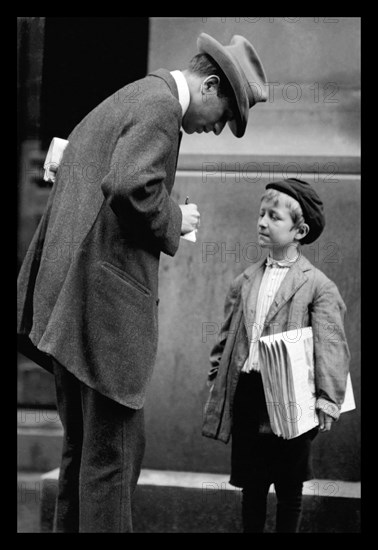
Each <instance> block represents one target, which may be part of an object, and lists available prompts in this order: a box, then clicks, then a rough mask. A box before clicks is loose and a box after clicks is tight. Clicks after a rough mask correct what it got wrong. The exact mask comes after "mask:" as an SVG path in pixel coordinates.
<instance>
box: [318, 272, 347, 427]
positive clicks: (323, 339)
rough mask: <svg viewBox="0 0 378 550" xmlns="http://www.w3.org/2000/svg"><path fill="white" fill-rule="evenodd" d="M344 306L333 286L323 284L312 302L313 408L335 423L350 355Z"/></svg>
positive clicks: (327, 283)
mask: <svg viewBox="0 0 378 550" xmlns="http://www.w3.org/2000/svg"><path fill="white" fill-rule="evenodd" d="M345 313H346V306H345V304H344V302H343V300H342V298H341V296H340V293H339V291H338V289H337V287H336V285H335V284H334V283H333V282H332V281H327V282H326V283H325V284H324V285H323V286H322V287H321V289H320V291H319V293H318V294H317V296H316V297H315V299H314V302H313V308H312V329H313V335H314V349H315V382H316V388H317V400H316V408H317V409H322V410H323V411H324V412H325V413H326V414H328V415H329V416H332V417H333V418H334V419H335V420H337V419H338V418H339V416H340V407H341V405H342V403H343V401H344V396H345V389H346V382H347V376H348V372H349V361H350V352H349V348H348V344H347V341H346V336H345V330H344V317H345Z"/></svg>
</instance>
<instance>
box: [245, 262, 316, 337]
mask: <svg viewBox="0 0 378 550" xmlns="http://www.w3.org/2000/svg"><path fill="white" fill-rule="evenodd" d="M265 261H266V259H265V258H264V259H263V260H262V261H261V262H259V264H257V265H256V266H253V267H251V268H248V269H247V270H246V271H245V272H244V281H243V284H242V300H243V311H244V319H245V324H246V329H247V333H248V334H249V333H250V330H248V327H251V326H252V324H253V322H254V321H255V318H256V306H257V298H258V293H259V290H260V284H261V281H262V278H263V275H264V268H265ZM308 269H310V264H309V262H308V260H306V258H304V257H303V256H301V257H300V258H299V259H298V261H297V262H296V263H295V264H294V265H293V267H291V268H290V269H289V272H288V273H287V275H286V277H285V278H284V280H283V281H282V284H281V285H280V287H279V289H278V291H277V294H276V296H275V298H274V300H273V302H272V305H271V306H270V308H269V310H268V313H267V316H266V319H265V323H266V324H268V323H270V321H271V320H272V319H273V317H274V316H275V315H276V314H277V313H278V311H279V310H280V309H281V308H282V307H283V306H284V305H285V304H286V302H288V301H289V300H290V298H291V297H292V296H293V295H294V294H295V293H296V292H297V290H298V289H299V288H300V287H301V286H302V285H303V284H304V283H305V282H306V281H307V276H306V275H305V273H304V272H305V271H307V270H308ZM253 278H254V279H255V280H254V282H253V285H252V290H251V294H248V290H249V288H250V285H251V281H252V279H253Z"/></svg>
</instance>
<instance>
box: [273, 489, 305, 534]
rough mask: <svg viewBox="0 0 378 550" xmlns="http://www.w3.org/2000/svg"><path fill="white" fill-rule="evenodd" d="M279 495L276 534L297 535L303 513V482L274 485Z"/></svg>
mask: <svg viewBox="0 0 378 550" xmlns="http://www.w3.org/2000/svg"><path fill="white" fill-rule="evenodd" d="M274 487H275V490H276V495H277V513H276V532H277V533H297V532H298V529H299V522H300V516H301V511H302V489H303V482H302V481H290V480H285V481H279V482H276V483H275V484H274Z"/></svg>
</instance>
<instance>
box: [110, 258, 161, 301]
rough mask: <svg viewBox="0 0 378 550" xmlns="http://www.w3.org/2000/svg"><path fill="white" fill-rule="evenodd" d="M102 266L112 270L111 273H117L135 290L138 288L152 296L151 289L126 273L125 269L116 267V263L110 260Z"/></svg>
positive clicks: (116, 274)
mask: <svg viewBox="0 0 378 550" xmlns="http://www.w3.org/2000/svg"><path fill="white" fill-rule="evenodd" d="M101 267H103V268H104V269H106V270H107V271H110V272H111V273H113V275H115V276H116V277H118V278H119V279H122V281H124V282H125V283H126V284H129V285H130V286H132V287H133V288H134V289H135V290H138V291H139V292H140V293H141V294H144V296H148V297H150V296H151V291H150V289H149V288H147V287H146V286H144V285H142V283H140V282H139V281H137V280H136V279H134V277H132V276H131V275H129V274H128V273H126V271H123V270H122V269H120V268H119V267H116V266H115V265H113V264H110V263H109V262H102V263H101Z"/></svg>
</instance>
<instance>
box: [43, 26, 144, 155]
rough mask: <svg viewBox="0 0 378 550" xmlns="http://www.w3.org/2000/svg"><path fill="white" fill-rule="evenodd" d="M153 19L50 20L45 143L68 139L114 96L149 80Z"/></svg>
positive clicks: (45, 78)
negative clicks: (69, 135)
mask: <svg viewBox="0 0 378 550" xmlns="http://www.w3.org/2000/svg"><path fill="white" fill-rule="evenodd" d="M148 32H149V22H148V17H46V23H45V43H44V63H43V75H42V97H41V107H42V109H41V139H42V147H43V148H46V147H47V146H48V144H49V142H50V140H51V138H52V137H54V136H58V137H62V138H66V137H67V136H68V134H69V133H70V132H71V131H72V129H73V128H74V126H75V125H76V124H77V123H78V122H80V120H81V119H82V118H83V117H84V116H85V115H87V114H88V113H89V112H90V111H91V110H92V109H93V108H94V107H96V105H98V104H99V103H100V102H101V101H103V100H104V99H105V98H107V97H108V96H109V95H111V94H112V93H114V92H115V91H117V90H118V89H119V88H122V87H123V86H125V85H126V84H128V83H130V82H133V81H134V80H137V79H139V78H142V77H144V76H145V75H146V72H147V55H148Z"/></svg>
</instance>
